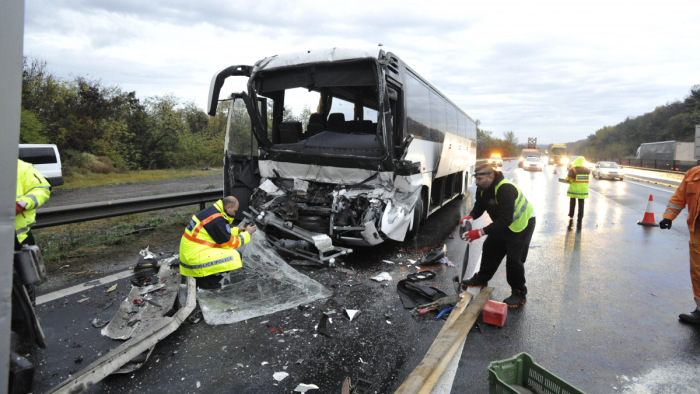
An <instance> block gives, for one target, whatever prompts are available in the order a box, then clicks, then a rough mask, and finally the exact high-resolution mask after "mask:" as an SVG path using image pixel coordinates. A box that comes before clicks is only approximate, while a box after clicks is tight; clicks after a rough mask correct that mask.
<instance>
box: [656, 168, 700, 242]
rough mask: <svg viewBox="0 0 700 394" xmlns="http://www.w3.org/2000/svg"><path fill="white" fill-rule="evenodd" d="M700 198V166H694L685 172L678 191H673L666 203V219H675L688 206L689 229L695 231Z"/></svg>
mask: <svg viewBox="0 0 700 394" xmlns="http://www.w3.org/2000/svg"><path fill="white" fill-rule="evenodd" d="M699 198H700V166H697V167H693V168H691V169H690V170H688V171H687V172H686V173H685V176H684V177H683V181H682V182H681V184H680V186H678V189H676V192H675V193H673V195H672V196H671V198H670V199H669V200H668V205H666V211H665V212H664V215H663V217H664V219H671V220H674V219H675V218H676V217H677V216H678V214H679V213H681V211H682V210H683V208H685V206H686V205H687V206H688V230H690V232H694V231H695V223H696V222H697V220H698V199H699Z"/></svg>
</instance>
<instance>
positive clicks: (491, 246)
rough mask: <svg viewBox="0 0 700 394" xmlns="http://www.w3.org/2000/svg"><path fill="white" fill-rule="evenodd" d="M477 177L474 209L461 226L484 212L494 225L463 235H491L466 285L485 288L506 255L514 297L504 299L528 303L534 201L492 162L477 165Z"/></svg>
mask: <svg viewBox="0 0 700 394" xmlns="http://www.w3.org/2000/svg"><path fill="white" fill-rule="evenodd" d="M474 179H475V182H476V186H477V193H476V202H475V203H474V208H473V209H472V211H471V212H470V213H469V216H465V217H464V218H462V220H460V225H461V226H464V224H465V223H466V222H467V221H469V220H472V219H478V218H479V217H481V215H482V214H483V213H484V212H487V213H488V214H489V216H490V217H491V220H492V222H491V224H489V225H488V226H486V227H484V228H480V229H473V230H471V231H468V232H465V233H463V234H462V238H463V239H466V240H468V241H469V242H472V241H474V240H476V239H479V238H481V237H483V236H485V235H488V237H487V238H486V240H485V241H484V245H483V253H482V256H481V267H480V269H479V272H477V273H476V274H474V276H473V277H471V278H469V279H467V280H464V281H462V286H464V287H474V286H476V287H484V286H487V285H488V282H489V280H491V278H492V277H493V275H494V274H495V273H496V271H497V270H498V266H499V265H500V264H501V261H502V260H503V257H505V258H506V279H507V280H508V284H509V285H510V287H511V295H510V297H508V298H506V299H505V300H503V302H505V303H506V304H508V306H509V307H511V308H517V307H519V306H521V305H524V304H525V302H526V295H527V287H526V286H525V260H526V259H527V253H528V249H529V248H530V240H531V239H532V233H533V231H534V230H535V215H534V210H533V206H532V204H531V203H530V202H529V201H528V200H527V198H526V197H525V195H524V194H523V192H522V190H520V188H519V187H518V186H516V185H515V184H513V183H512V182H510V181H508V180H506V179H505V178H504V177H503V173H502V172H500V171H496V170H494V169H493V168H491V166H489V165H488V164H482V165H480V166H478V167H477V168H476V172H475V173H474Z"/></svg>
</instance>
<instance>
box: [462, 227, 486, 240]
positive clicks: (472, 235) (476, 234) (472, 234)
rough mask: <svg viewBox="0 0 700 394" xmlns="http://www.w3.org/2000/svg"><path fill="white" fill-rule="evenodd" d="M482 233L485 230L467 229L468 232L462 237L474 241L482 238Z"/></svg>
mask: <svg viewBox="0 0 700 394" xmlns="http://www.w3.org/2000/svg"><path fill="white" fill-rule="evenodd" d="M482 235H483V230H482V229H480V228H479V229H476V230H471V231H467V232H466V233H464V234H462V238H464V239H466V240H467V241H469V242H474V241H476V240H477V239H479V238H481V236H482Z"/></svg>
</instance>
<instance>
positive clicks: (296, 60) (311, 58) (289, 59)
mask: <svg viewBox="0 0 700 394" xmlns="http://www.w3.org/2000/svg"><path fill="white" fill-rule="evenodd" d="M378 55H379V51H377V52H376V53H375V54H374V55H373V54H371V52H369V51H364V50H358V49H346V48H330V49H320V50H308V51H303V52H295V53H288V54H282V55H275V56H270V57H266V58H264V59H262V60H259V61H258V62H257V63H256V64H255V65H256V67H257V68H258V69H260V70H272V69H275V68H281V67H289V66H300V65H304V64H313V63H332V62H338V61H344V60H358V59H375V60H376V59H377V56H378Z"/></svg>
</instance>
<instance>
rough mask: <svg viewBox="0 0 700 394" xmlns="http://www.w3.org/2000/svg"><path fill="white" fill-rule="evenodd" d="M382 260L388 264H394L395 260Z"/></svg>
mask: <svg viewBox="0 0 700 394" xmlns="http://www.w3.org/2000/svg"><path fill="white" fill-rule="evenodd" d="M382 261H383V262H385V263H387V264H394V262H393V261H389V260H382Z"/></svg>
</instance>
